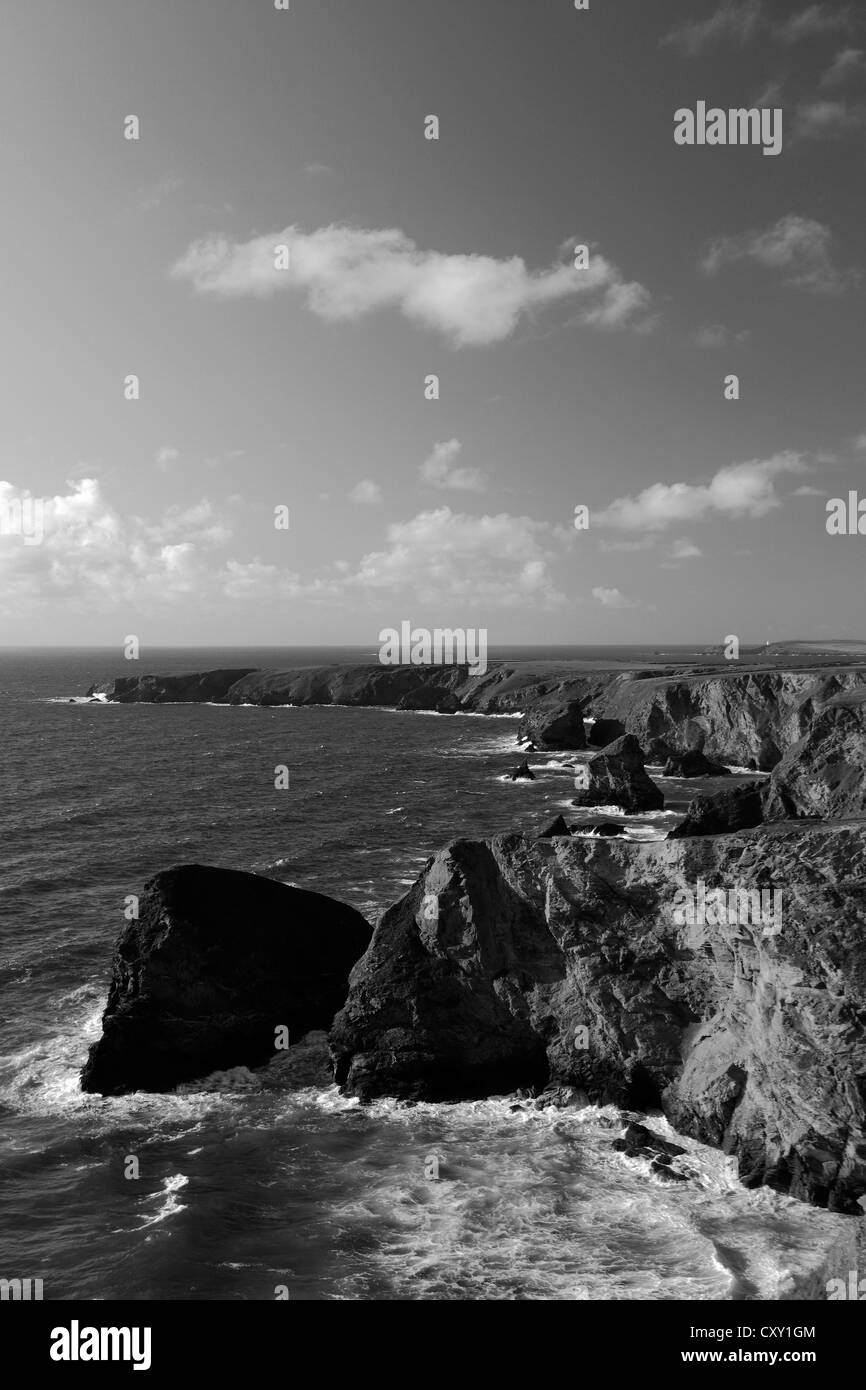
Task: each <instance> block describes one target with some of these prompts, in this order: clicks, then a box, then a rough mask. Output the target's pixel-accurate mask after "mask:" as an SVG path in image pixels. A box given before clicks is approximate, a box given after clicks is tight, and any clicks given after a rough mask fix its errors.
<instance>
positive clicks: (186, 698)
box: [87, 666, 252, 705]
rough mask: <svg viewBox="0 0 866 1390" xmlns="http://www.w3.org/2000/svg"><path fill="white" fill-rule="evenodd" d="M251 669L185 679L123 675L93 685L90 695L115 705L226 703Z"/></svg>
mask: <svg viewBox="0 0 866 1390" xmlns="http://www.w3.org/2000/svg"><path fill="white" fill-rule="evenodd" d="M251 669H252V668H251V667H249V666H244V667H242V668H240V669H236V670H226V671H199V672H193V673H192V674H191V675H185V676H120V677H118V679H117V680H111V681H104V682H103V683H102V684H101V685H92V686H91V687H90V689H89V690H88V692H87V693H88V695H104V696H105V697H106V698H107V699H108V700H109V701H111V702H112V703H113V704H121V705H133V704H148V705H162V704H200V705H203V704H208V703H209V702H212V703H214V704H223V703H224V702H225V700H226V699H227V698H228V693H229V691H230V690H231V688H232V686H233V685H236V684H237V682H238V681H239V680H243V678H244V677H245V676H248V675H249V674H250V670H251Z"/></svg>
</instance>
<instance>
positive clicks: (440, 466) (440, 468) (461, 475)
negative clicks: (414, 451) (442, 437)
mask: <svg viewBox="0 0 866 1390" xmlns="http://www.w3.org/2000/svg"><path fill="white" fill-rule="evenodd" d="M462 450H463V445H462V444H461V442H460V440H459V439H449V440H446V441H445V443H443V444H436V445H434V447H433V452H432V454H431V455H430V457H429V458H427V459H425V460H424V462H423V463H422V464H421V470H420V471H421V477H422V479H423V480H424V482H425V483H427V484H428V485H429V486H430V487H436V488H443V489H444V488H453V489H454V490H455V492H484V490H485V487H486V486H487V481H486V479H485V477H484V474H483V473H482V472H481V470H480V469H479V468H455V467H454V464H455V461H456V460H457V459H458V458H459V456H460V454H461V453H462Z"/></svg>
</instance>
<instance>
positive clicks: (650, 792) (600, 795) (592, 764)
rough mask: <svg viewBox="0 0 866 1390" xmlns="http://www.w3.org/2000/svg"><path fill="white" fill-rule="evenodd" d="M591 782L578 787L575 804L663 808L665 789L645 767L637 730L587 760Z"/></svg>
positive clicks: (627, 808) (586, 764) (585, 764)
mask: <svg viewBox="0 0 866 1390" xmlns="http://www.w3.org/2000/svg"><path fill="white" fill-rule="evenodd" d="M583 766H584V767H586V769H587V771H588V774H589V785H588V786H587V787H586V789H585V790H582V791H578V793H577V795H576V796H575V797H574V799H573V801H572V803H571V804H572V805H573V806H607V805H611V806H621V807H622V809H623V810H624V811H631V812H635V811H660V810H661V809H662V807H663V806H664V804H665V799H664V793H663V792H662V791H660V790H659V788H658V787H657V786H656V784H655V782H653V781H652V780H651V778H650V777H648V776H647V773H646V771H645V770H644V758H643V753H642V751H641V747H640V744H639V743H638V741H637V739H636V738H635V737H634V735H633V734H625V735H624V736H623V737H622V738H618V739H616V740H615V741H614V742H613V743H609V744H608V746H607V747H606V748H603V749H602V750H601V752H600V753H595V754H594V755H593V756H592V757H591V758H590V759H589V761H588V762H587V763H584V764H583Z"/></svg>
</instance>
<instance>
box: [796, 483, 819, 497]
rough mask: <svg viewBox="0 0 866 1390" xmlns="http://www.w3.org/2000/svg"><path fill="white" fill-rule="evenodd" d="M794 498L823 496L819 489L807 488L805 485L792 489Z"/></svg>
mask: <svg viewBox="0 0 866 1390" xmlns="http://www.w3.org/2000/svg"><path fill="white" fill-rule="evenodd" d="M794 496H795V497H823V496H824V493H823V492H822V491H821V489H820V488H819V487H809V486H807V485H806V484H804V485H803V487H795V488H794Z"/></svg>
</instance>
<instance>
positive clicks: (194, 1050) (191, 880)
mask: <svg viewBox="0 0 866 1390" xmlns="http://www.w3.org/2000/svg"><path fill="white" fill-rule="evenodd" d="M369 940H370V927H369V925H368V923H367V922H366V921H365V920H364V918H363V917H362V916H361V915H360V913H358V912H356V911H355V910H354V908H351V907H347V906H346V905H345V904H344V903H340V902H335V901H334V900H333V899H331V898H327V897H324V896H323V895H322V894H320V893H310V892H306V891H304V890H302V889H300V888H291V887H288V886H287V885H286V884H283V883H277V882H276V881H275V880H273V879H269V878H261V877H259V876H258V875H257V874H246V873H239V872H236V871H234V870H230V869H213V868H206V867H203V866H202V865H199V864H185V865H181V866H180V867H178V868H174V869H169V870H167V871H166V872H164V873H161V874H157V876H156V877H155V878H152V879H151V880H150V881H149V882H148V883H146V884H145V887H144V893H143V896H142V898H141V903H140V907H139V918H138V920H136V921H132V922H129V923H127V924H126V926H125V927H124V929H123V931H122V932H121V935H120V938H119V941H118V944H117V948H116V951H115V956H114V967H113V977H112V982H111V987H110V990H109V995H108V1006H107V1008H106V1011H105V1014H104V1015H103V1019H102V1030H103V1031H102V1037H101V1038H100V1039H99V1041H98V1042H96V1043H94V1044H93V1046H92V1047H91V1049H90V1053H89V1056H88V1059H87V1062H86V1064H85V1066H84V1070H83V1072H82V1077H81V1085H82V1089H83V1090H85V1091H97V1092H100V1093H102V1094H103V1095H120V1094H122V1093H124V1092H126V1091H168V1090H172V1089H173V1088H174V1087H175V1086H177V1085H178V1084H179V1083H181V1082H185V1081H191V1080H194V1079H198V1078H201V1077H206V1076H208V1075H209V1074H210V1073H213V1072H216V1071H227V1070H230V1069H231V1068H234V1067H258V1066H261V1065H263V1064H264V1063H265V1062H267V1061H269V1060H271V1059H273V1057H274V1055H275V1050H276V1049H275V1030H276V1029H277V1028H278V1027H280V1026H281V1025H282V1026H285V1027H286V1028H288V1030H289V1039H290V1042H295V1041H297V1040H299V1039H300V1038H301V1037H302V1036H303V1035H304V1034H305V1033H307V1032H309V1031H310V1030H311V1029H327V1028H329V1027H330V1025H331V1022H332V1019H333V1016H334V1013H335V1012H336V1010H337V1009H339V1008H340V1007H341V1005H342V1004H343V1002H344V1000H345V997H346V991H347V988H348V978H349V972H350V970H351V968H352V966H353V965H354V963H355V961H356V960H357V959H358V957H359V956H360V955H361V954H362V953H363V951H364V950H365V948H366V946H367V944H368V942H369Z"/></svg>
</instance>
